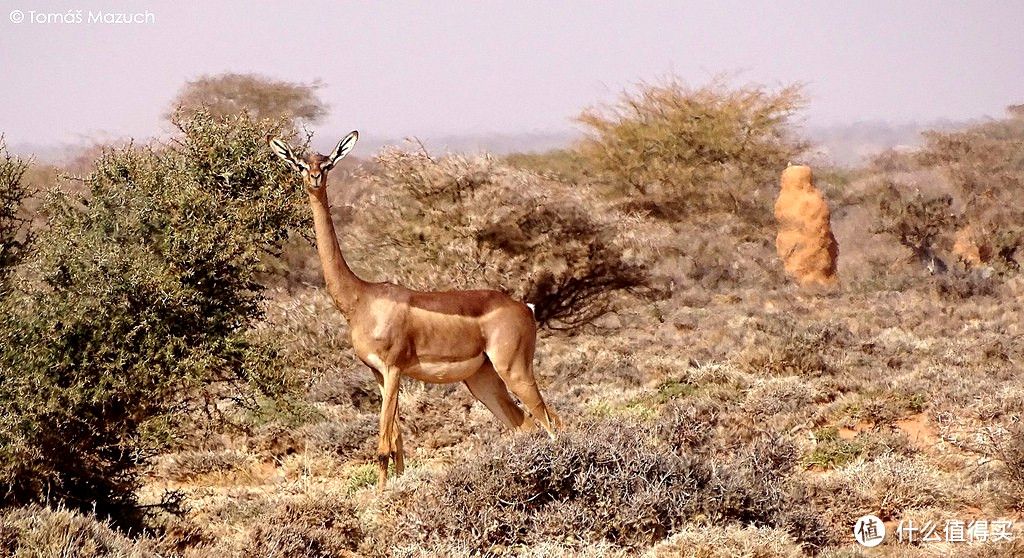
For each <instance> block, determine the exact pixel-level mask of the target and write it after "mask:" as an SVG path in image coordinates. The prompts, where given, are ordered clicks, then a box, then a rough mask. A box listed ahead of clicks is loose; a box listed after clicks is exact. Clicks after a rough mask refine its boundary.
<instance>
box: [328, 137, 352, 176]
mask: <svg viewBox="0 0 1024 558" xmlns="http://www.w3.org/2000/svg"><path fill="white" fill-rule="evenodd" d="M358 140H359V132H357V131H355V130H352V131H351V132H349V134H348V135H347V136H345V137H344V138H342V140H341V141H339V142H338V145H337V146H335V147H334V151H331V154H330V155H328V156H327V162H328V165H327V167H326V168H325V169H324V170H327V169H329V168H331V167H333V166H334V165H336V164H338V161H340V160H341V159H342V157H344V156H345V155H348V152H349V151H352V148H353V147H355V146H356V141H358Z"/></svg>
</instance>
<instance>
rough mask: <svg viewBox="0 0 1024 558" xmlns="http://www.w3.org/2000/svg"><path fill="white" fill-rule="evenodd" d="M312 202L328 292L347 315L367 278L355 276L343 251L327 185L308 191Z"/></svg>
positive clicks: (360, 294) (362, 290)
mask: <svg viewBox="0 0 1024 558" xmlns="http://www.w3.org/2000/svg"><path fill="white" fill-rule="evenodd" d="M309 205H310V206H311V207H312V208H313V228H314V230H315V231H316V251H317V253H318V254H319V255H320V267H321V268H323V273H324V283H326V285H327V293H328V294H329V295H331V298H332V299H333V300H334V304H335V305H336V306H337V307H338V309H339V310H341V312H342V313H343V314H345V317H346V318H348V317H349V316H350V315H351V313H352V309H353V308H355V305H356V302H357V301H358V300H359V298H360V296H362V295H363V292H364V291H365V289H366V285H367V282H366V281H363V280H362V279H360V278H359V277H356V274H355V273H353V272H352V269H350V268H349V267H348V263H346V262H345V257H344V256H343V255H342V254H341V247H340V246H338V236H337V234H336V233H335V231H334V222H333V221H332V220H331V208H330V206H329V205H328V203H327V188H320V189H318V190H316V191H311V192H309Z"/></svg>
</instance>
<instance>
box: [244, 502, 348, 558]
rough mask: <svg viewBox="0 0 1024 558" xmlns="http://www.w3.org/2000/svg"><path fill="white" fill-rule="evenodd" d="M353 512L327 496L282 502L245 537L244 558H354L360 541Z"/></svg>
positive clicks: (261, 518)
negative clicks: (343, 557) (346, 557)
mask: <svg viewBox="0 0 1024 558" xmlns="http://www.w3.org/2000/svg"><path fill="white" fill-rule="evenodd" d="M363 536H364V535H363V530H362V527H361V525H360V523H359V519H358V517H357V516H356V510H355V508H354V507H353V506H352V504H350V503H349V502H348V501H347V500H344V499H341V498H338V497H332V496H328V495H318V496H315V497H314V496H308V497H307V498H306V499H304V500H300V501H290V502H284V503H280V504H278V505H277V507H276V508H274V509H272V510H271V511H269V512H268V513H265V514H263V515H262V516H261V517H260V520H259V521H258V522H257V523H256V526H255V527H254V528H253V530H252V531H251V532H250V533H249V534H248V536H247V539H246V541H245V543H244V545H243V546H242V548H241V552H240V556H242V557H245V558H265V557H274V558H337V557H341V556H356V554H355V552H354V551H355V550H356V549H357V548H358V547H359V543H360V542H361V541H362V539H363Z"/></svg>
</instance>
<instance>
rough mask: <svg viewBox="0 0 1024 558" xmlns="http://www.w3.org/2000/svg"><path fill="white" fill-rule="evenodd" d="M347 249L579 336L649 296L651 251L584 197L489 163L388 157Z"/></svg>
mask: <svg viewBox="0 0 1024 558" xmlns="http://www.w3.org/2000/svg"><path fill="white" fill-rule="evenodd" d="M377 163H378V166H379V170H378V171H377V172H376V173H373V174H368V175H366V176H365V179H366V180H367V181H369V183H370V185H371V187H370V190H371V195H369V196H366V197H365V198H363V199H362V200H360V202H358V203H359V204H360V205H359V207H357V209H356V211H355V212H354V213H355V221H354V223H353V226H351V227H348V229H347V231H346V232H347V240H346V248H347V250H348V251H349V252H351V253H352V254H353V255H354V258H353V259H354V263H355V265H357V266H363V267H370V268H371V269H373V270H374V271H375V273H374V275H377V276H378V278H380V277H386V278H387V279H389V280H394V281H397V282H399V283H401V284H403V285H406V286H408V287H412V288H416V289H422V290H439V289H471V288H500V289H504V290H505V291H506V292H508V293H509V294H511V295H512V296H514V297H516V298H518V299H522V300H525V301H526V302H529V303H533V304H534V305H535V306H536V316H537V321H538V322H539V323H540V324H542V325H544V326H547V327H549V328H552V329H560V330H571V329H574V328H577V327H579V326H582V325H585V324H588V323H591V322H593V321H594V320H595V319H597V318H599V317H600V316H602V315H604V314H606V313H608V312H609V311H612V310H613V309H614V308H615V301H616V295H618V294H620V293H635V294H645V293H647V294H649V293H650V292H651V291H650V289H649V288H648V284H649V281H650V277H649V271H648V267H647V263H646V262H648V261H650V259H651V258H652V256H651V255H650V254H648V253H647V250H648V248H649V246H646V245H644V244H643V243H642V242H639V241H636V240H635V238H633V237H632V236H630V234H629V233H628V231H626V230H625V228H624V227H622V226H621V224H620V222H621V220H622V218H623V217H624V216H623V215H621V214H617V213H616V211H615V210H614V209H613V208H610V207H607V204H602V203H601V202H600V201H599V200H598V199H596V198H594V197H592V196H588V195H587V194H586V193H585V192H582V191H580V190H581V189H580V188H577V187H575V186H574V185H571V184H565V183H563V182H559V181H556V180H552V179H548V178H545V177H543V176H541V175H538V174H536V173H533V172H529V171H526V170H517V169H513V168H510V167H508V166H505V165H503V164H501V163H499V162H498V161H496V160H494V159H492V158H490V157H476V158H466V157H462V156H459V155H448V156H445V157H442V158H439V159H435V158H433V157H431V156H429V155H428V154H426V153H424V152H422V151H421V152H408V151H401V150H395V149H391V150H385V151H384V152H382V153H381V154H380V155H379V156H378V158H377Z"/></svg>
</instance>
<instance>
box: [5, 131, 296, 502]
mask: <svg viewBox="0 0 1024 558" xmlns="http://www.w3.org/2000/svg"><path fill="white" fill-rule="evenodd" d="M177 125H178V127H179V130H180V135H179V136H178V138H177V139H176V140H175V141H174V142H172V143H171V144H169V145H166V146H160V147H129V148H126V149H123V150H115V151H107V152H105V153H104V154H103V155H102V156H101V157H100V158H99V159H98V160H97V161H96V164H95V169H94V170H93V171H92V172H91V173H90V174H89V175H88V176H86V177H85V178H84V179H83V182H84V187H85V188H84V189H85V193H84V194H83V195H81V196H69V195H66V194H63V193H61V192H60V191H56V190H55V191H53V192H51V193H50V195H49V199H48V200H47V204H46V211H47V212H48V214H49V223H48V227H47V228H46V229H45V230H43V231H41V232H40V234H39V237H38V239H37V242H36V245H35V246H36V247H35V250H34V252H33V254H32V255H31V258H30V259H31V261H30V262H29V265H30V266H31V273H30V274H29V275H30V276H31V277H33V278H34V280H33V281H32V282H31V283H30V284H28V285H27V286H26V288H25V289H24V291H21V292H16V293H13V294H11V295H10V296H8V297H5V298H4V300H3V301H2V302H3V304H4V306H5V308H4V310H5V311H4V312H2V313H0V315H2V318H0V319H2V322H0V505H11V504H17V503H23V502H28V501H44V500H48V501H50V502H54V501H59V502H63V503H64V504H66V505H67V506H69V507H72V508H85V509H89V508H95V509H96V511H97V512H98V513H100V514H101V515H107V514H114V515H121V514H124V513H127V512H128V511H129V510H130V509H131V506H132V504H133V503H134V498H135V497H134V492H133V491H134V489H135V488H136V486H137V483H138V480H137V465H139V463H140V462H142V461H144V460H145V458H146V457H147V456H148V455H150V454H151V452H152V451H153V450H154V449H156V448H158V447H159V445H160V443H161V442H162V441H165V440H167V439H168V436H171V435H173V433H174V421H175V420H176V418H175V417H178V416H180V414H176V411H180V410H181V409H182V407H184V406H188V405H190V404H196V403H197V401H201V399H202V398H201V397H199V395H201V394H206V395H207V396H209V394H210V393H211V391H210V390H211V389H212V388H211V386H218V385H224V384H225V383H231V382H233V381H246V382H248V383H246V384H245V385H251V386H252V387H253V388H255V389H257V390H260V391H262V392H264V393H279V392H280V391H281V390H284V389H286V388H287V387H288V385H289V382H288V381H287V380H288V379H287V377H285V376H284V375H283V373H282V372H279V371H278V370H277V369H275V367H274V366H273V356H274V351H273V350H272V348H270V347H267V346H265V345H263V344H259V343H255V342H253V341H252V340H251V338H250V337H248V336H247V329H248V328H249V327H250V326H251V325H252V324H253V323H254V321H255V320H257V319H258V318H259V316H260V307H259V304H260V301H261V291H262V288H261V286H260V285H259V284H258V283H257V282H256V279H257V277H258V274H259V273H260V272H261V271H262V270H263V269H265V265H264V261H265V258H266V257H267V256H268V255H270V254H273V253H275V252H276V251H277V249H278V248H279V247H280V245H281V243H282V242H283V241H284V240H285V238H286V237H287V231H288V230H289V229H291V228H293V227H296V226H297V225H299V224H300V223H301V222H303V220H302V219H301V218H300V217H299V212H298V211H297V209H298V206H297V205H296V204H295V203H294V202H295V192H296V189H297V188H298V184H297V183H296V180H295V177H294V173H287V172H285V170H284V169H283V168H282V167H281V165H280V164H278V162H277V161H275V160H273V155H272V153H271V152H270V151H269V150H268V149H267V148H266V137H267V136H268V135H269V134H276V133H281V130H280V127H281V126H280V125H278V124H273V123H271V122H269V121H262V122H253V121H250V120H249V119H248V118H247V117H245V116H240V117H236V118H233V119H227V120H216V119H214V118H213V117H211V116H209V115H207V114H205V113H202V112H200V113H198V114H196V115H195V116H193V117H191V118H188V119H183V120H179V121H178V122H177ZM223 391H224V392H225V394H230V395H237V394H238V393H239V390H238V389H235V388H232V389H231V390H223Z"/></svg>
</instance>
